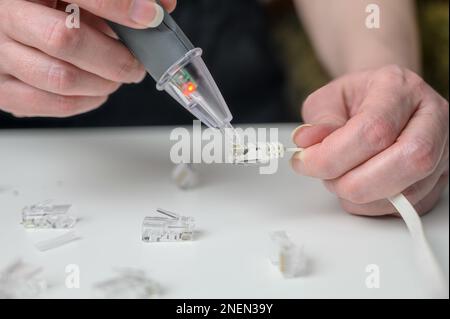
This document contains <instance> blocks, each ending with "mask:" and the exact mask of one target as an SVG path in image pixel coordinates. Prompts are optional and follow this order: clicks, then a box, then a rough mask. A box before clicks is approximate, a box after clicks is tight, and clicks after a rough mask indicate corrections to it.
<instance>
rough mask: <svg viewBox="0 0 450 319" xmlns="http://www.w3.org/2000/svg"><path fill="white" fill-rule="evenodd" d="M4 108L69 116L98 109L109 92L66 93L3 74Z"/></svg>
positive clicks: (0, 85)
mask: <svg viewBox="0 0 450 319" xmlns="http://www.w3.org/2000/svg"><path fill="white" fill-rule="evenodd" d="M0 96H2V101H1V104H2V105H1V108H2V109H3V110H5V111H6V112H9V113H12V114H14V115H17V116H21V117H69V116H74V115H78V114H82V113H86V112H88V111H91V110H93V109H96V108H97V107H99V106H100V105H102V104H103V103H105V101H106V100H107V97H106V96H100V97H90V96H82V97H81V96H62V95H57V94H54V93H49V92H45V91H42V90H40V89H36V88H33V87H32V86H29V85H28V84H25V83H23V82H21V81H19V80H17V79H15V78H13V77H9V76H8V77H7V76H0Z"/></svg>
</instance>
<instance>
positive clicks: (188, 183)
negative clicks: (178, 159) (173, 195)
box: [172, 163, 199, 190]
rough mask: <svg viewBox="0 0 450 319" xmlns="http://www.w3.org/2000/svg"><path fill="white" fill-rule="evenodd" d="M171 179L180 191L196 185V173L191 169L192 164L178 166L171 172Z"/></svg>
mask: <svg viewBox="0 0 450 319" xmlns="http://www.w3.org/2000/svg"><path fill="white" fill-rule="evenodd" d="M172 179H173V181H174V182H175V184H176V185H177V186H178V187H179V188H181V189H184V190H186V189H191V188H194V187H196V186H197V185H198V182H199V178H198V173H197V172H196V171H195V170H194V168H193V167H192V164H184V163H183V164H179V165H177V166H176V167H175V168H174V170H173V171H172Z"/></svg>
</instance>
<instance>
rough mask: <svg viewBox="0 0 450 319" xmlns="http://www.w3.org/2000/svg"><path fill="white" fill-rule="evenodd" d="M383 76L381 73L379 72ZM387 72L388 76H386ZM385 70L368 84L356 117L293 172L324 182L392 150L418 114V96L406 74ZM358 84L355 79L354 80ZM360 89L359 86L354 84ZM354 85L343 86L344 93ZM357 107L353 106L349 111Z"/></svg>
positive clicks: (299, 160) (297, 160) (308, 152)
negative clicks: (413, 115) (393, 145)
mask: <svg viewBox="0 0 450 319" xmlns="http://www.w3.org/2000/svg"><path fill="white" fill-rule="evenodd" d="M380 72H381V71H380ZM386 72H388V75H385V73H386ZM394 72H396V71H394V70H389V71H386V70H383V71H382V72H381V73H380V74H381V75H379V74H377V75H374V78H373V80H372V81H370V82H369V84H367V88H366V89H365V91H366V93H365V94H364V97H363V98H362V101H361V102H360V105H359V106H358V108H357V110H356V114H354V115H353V116H352V118H351V119H350V120H349V121H348V122H347V123H346V124H345V126H344V127H342V128H340V129H338V130H336V131H334V132H333V133H332V134H331V135H329V136H328V137H326V138H325V139H324V140H323V141H322V142H321V143H319V144H316V145H313V146H311V147H309V148H307V149H305V151H304V152H301V153H299V154H296V155H295V156H294V158H293V164H294V169H295V170H296V171H297V172H298V173H300V174H302V175H308V176H313V177H318V178H321V179H334V178H337V177H339V176H342V175H343V174H345V173H346V172H348V171H350V170H352V169H353V168H355V167H357V166H358V165H360V164H362V163H364V162H365V161H367V160H368V159H370V158H371V157H373V156H375V155H377V154H379V153H380V152H382V151H384V150H385V149H387V148H388V147H389V146H391V145H392V144H393V143H394V142H395V141H396V139H397V137H398V136H399V135H400V133H401V131H402V130H403V128H404V127H405V125H406V124H407V123H408V120H409V119H410V117H411V115H412V114H413V113H414V112H415V111H416V110H417V107H418V104H419V102H420V97H419V94H411V93H410V92H411V91H412V90H413V88H412V85H411V84H410V83H409V82H408V81H409V80H408V79H406V77H407V74H405V73H400V71H399V72H398V74H396V73H394ZM354 80H356V79H354ZM388 80H389V81H388ZM355 85H357V84H355ZM350 87H352V83H350V84H348V83H347V84H346V85H342V89H343V90H352V89H349V88H350ZM352 109H355V107H354V106H353V107H352V105H351V104H350V105H349V111H352Z"/></svg>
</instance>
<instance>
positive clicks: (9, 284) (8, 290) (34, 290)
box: [0, 260, 47, 299]
mask: <svg viewBox="0 0 450 319" xmlns="http://www.w3.org/2000/svg"><path fill="white" fill-rule="evenodd" d="M41 272H42V269H41V268H39V267H35V266H32V265H30V264H26V263H24V262H22V261H21V260H18V261H16V262H14V263H12V264H11V265H9V266H8V267H6V268H5V269H4V270H3V271H2V272H1V273H0V299H29V298H37V297H39V295H41V294H42V293H43V292H44V291H45V290H46V288H47V283H46V281H45V280H44V279H43V278H42V276H41Z"/></svg>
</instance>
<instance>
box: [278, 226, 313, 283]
mask: <svg viewBox="0 0 450 319" xmlns="http://www.w3.org/2000/svg"><path fill="white" fill-rule="evenodd" d="M270 238H271V239H272V241H273V243H274V245H275V250H274V253H273V256H272V257H271V262H272V264H273V265H274V266H277V267H279V269H280V271H281V273H282V274H283V276H284V277H285V278H295V277H300V276H302V275H305V274H306V271H307V266H308V262H307V258H306V256H305V253H304V250H303V247H300V246H297V245H295V244H294V243H293V242H292V241H291V240H290V238H289V237H288V235H287V234H286V232H284V231H276V232H273V233H272V234H270Z"/></svg>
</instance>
